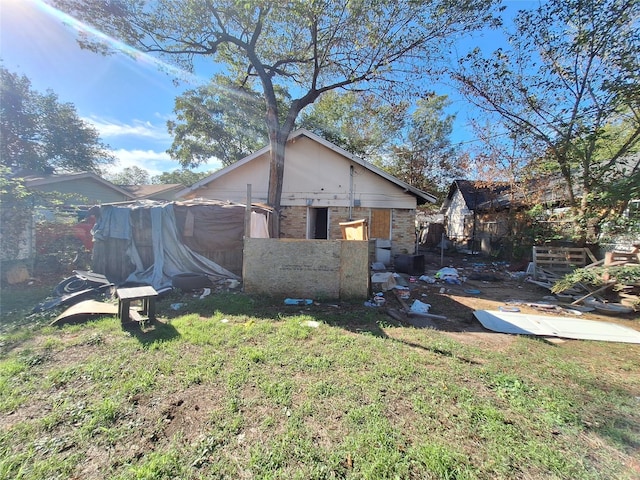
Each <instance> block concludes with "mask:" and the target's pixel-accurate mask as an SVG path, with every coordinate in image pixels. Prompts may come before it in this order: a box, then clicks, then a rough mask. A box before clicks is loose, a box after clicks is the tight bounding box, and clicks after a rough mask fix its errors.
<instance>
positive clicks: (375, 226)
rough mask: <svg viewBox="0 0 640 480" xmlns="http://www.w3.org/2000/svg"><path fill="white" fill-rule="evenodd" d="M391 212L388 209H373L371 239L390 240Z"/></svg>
mask: <svg viewBox="0 0 640 480" xmlns="http://www.w3.org/2000/svg"><path fill="white" fill-rule="evenodd" d="M390 235H391V210H389V209H386V208H373V209H371V238H390Z"/></svg>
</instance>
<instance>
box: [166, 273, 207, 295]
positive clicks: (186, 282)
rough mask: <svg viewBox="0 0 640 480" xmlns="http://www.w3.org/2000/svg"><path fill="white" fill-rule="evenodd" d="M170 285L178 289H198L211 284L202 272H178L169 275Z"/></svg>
mask: <svg viewBox="0 0 640 480" xmlns="http://www.w3.org/2000/svg"><path fill="white" fill-rule="evenodd" d="M171 285H173V287H174V288H179V289H180V290H188V291H191V290H200V289H202V288H208V287H211V286H212V283H211V279H209V277H207V276H206V275H205V274H204V273H179V274H177V275H174V276H173V277H171Z"/></svg>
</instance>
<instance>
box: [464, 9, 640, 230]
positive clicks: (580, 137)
mask: <svg viewBox="0 0 640 480" xmlns="http://www.w3.org/2000/svg"><path fill="white" fill-rule="evenodd" d="M639 15H640V4H638V3H637V2H627V1H624V0H606V1H592V0H588V1H584V0H570V1H567V0H552V1H548V2H543V3H541V4H540V5H539V6H537V7H536V8H533V9H530V10H521V11H520V12H519V13H518V15H517V16H516V18H515V21H514V25H515V31H513V32H510V34H509V36H508V40H509V48H505V49H499V50H497V51H495V52H494V53H493V54H492V55H491V56H490V57H483V56H482V55H481V52H480V51H479V50H476V51H474V52H473V53H471V54H470V55H468V56H467V57H466V58H464V59H463V60H462V61H461V66H460V69H459V70H458V71H457V72H456V73H455V74H454V75H455V77H456V78H457V80H458V82H459V84H460V86H461V88H462V90H463V91H464V93H465V94H466V95H467V96H468V97H469V98H470V99H471V100H472V101H474V102H475V103H476V104H478V105H480V106H481V107H482V108H483V109H484V110H485V112H487V115H488V117H489V118H488V122H487V125H490V126H491V131H490V132H486V134H485V136H484V138H490V139H491V140H492V143H494V144H495V143H496V142H499V140H504V142H502V144H501V148H499V147H500V145H498V146H497V147H496V152H498V153H497V155H500V156H501V157H509V158H510V159H511V160H512V161H511V162H510V163H509V164H508V167H509V169H508V172H507V173H508V174H509V176H510V178H511V177H520V178H523V177H525V175H526V176H527V178H539V177H540V176H543V175H549V174H555V175H557V176H559V177H561V178H562V186H563V189H562V191H561V192H560V194H559V195H554V196H553V199H550V198H549V197H547V199H546V201H555V202H558V201H559V202H561V203H563V204H564V205H566V206H569V207H571V208H572V210H573V215H574V219H575V227H576V231H575V235H576V237H577V239H578V240H581V241H584V240H588V241H595V240H596V239H597V235H598V233H599V230H600V227H601V225H602V223H603V222H606V221H608V220H609V219H610V218H611V217H612V216H616V215H619V214H620V213H621V212H622V210H623V209H624V207H625V206H626V204H627V202H629V201H630V200H633V199H634V198H637V195H638V193H639V192H638V185H639V184H640V183H639V181H638V180H639V178H640V177H639V175H640V164H638V162H637V159H635V160H634V158H635V157H634V155H636V154H637V152H638V149H639V148H640V115H638V104H639V103H638V102H639V99H640V92H639V91H638V88H637V84H638V82H637V81H636V80H633V79H637V72H638V71H640V37H638V35H637V29H638V25H637V19H638V16H639ZM567 25H571V27H570V28H567ZM502 133H504V135H502ZM494 146H495V145H494ZM506 152H509V153H506ZM492 158H494V159H495V156H494V157H492ZM523 159H524V160H523ZM524 162H528V163H529V165H528V166H527V170H528V171H527V170H523V163H524Z"/></svg>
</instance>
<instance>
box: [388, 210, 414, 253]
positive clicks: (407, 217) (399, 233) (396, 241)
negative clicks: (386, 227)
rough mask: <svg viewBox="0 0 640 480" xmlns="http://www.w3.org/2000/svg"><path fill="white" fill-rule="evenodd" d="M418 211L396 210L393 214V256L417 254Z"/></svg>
mask: <svg viewBox="0 0 640 480" xmlns="http://www.w3.org/2000/svg"><path fill="white" fill-rule="evenodd" d="M415 232H416V211H415V210H400V209H394V210H393V211H392V212H391V236H392V238H391V255H392V256H393V255H398V254H401V253H409V254H413V253H415V248H416V235H415Z"/></svg>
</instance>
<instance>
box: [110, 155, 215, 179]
mask: <svg viewBox="0 0 640 480" xmlns="http://www.w3.org/2000/svg"><path fill="white" fill-rule="evenodd" d="M111 153H112V154H113V156H114V157H116V160H117V162H116V163H115V164H114V165H112V166H111V168H107V169H106V170H107V172H106V173H109V174H113V173H118V172H121V171H122V170H124V169H125V168H127V167H138V168H142V169H144V170H146V171H147V172H149V176H150V177H154V176H156V175H160V174H161V173H163V172H172V171H173V170H179V169H181V168H182V167H181V165H180V164H179V163H178V162H177V161H176V160H172V159H171V157H170V156H169V154H168V153H167V152H164V151H163V152H157V151H155V150H141V149H136V150H126V149H123V148H121V149H118V150H111ZM219 168H222V165H221V164H220V162H219V161H217V160H212V161H211V162H209V163H206V164H204V165H200V166H199V167H197V168H195V169H193V170H194V171H196V172H205V171H209V170H218V169H219Z"/></svg>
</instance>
